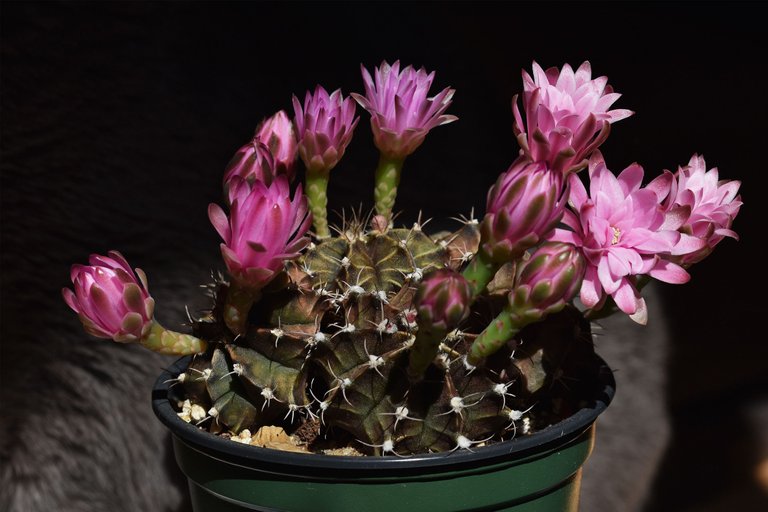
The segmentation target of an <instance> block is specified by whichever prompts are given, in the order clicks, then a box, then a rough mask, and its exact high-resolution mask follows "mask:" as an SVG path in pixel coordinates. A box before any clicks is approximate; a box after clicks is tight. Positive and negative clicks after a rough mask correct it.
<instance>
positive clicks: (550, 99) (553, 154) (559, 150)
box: [512, 61, 633, 172]
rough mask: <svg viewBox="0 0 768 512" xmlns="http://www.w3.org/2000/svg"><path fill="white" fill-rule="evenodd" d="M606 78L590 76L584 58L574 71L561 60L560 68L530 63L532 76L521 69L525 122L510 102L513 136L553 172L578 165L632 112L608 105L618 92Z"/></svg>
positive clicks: (589, 69)
mask: <svg viewBox="0 0 768 512" xmlns="http://www.w3.org/2000/svg"><path fill="white" fill-rule="evenodd" d="M607 83H608V78H607V77H604V76H602V77H599V78H595V79H593V78H592V69H591V67H590V64H589V62H588V61H586V62H584V63H583V64H582V65H581V66H579V68H578V69H577V70H576V71H575V72H574V71H573V69H572V68H571V66H569V65H568V64H565V65H564V66H563V69H562V71H560V70H558V69H557V68H554V67H553V68H549V69H548V70H546V71H544V70H543V69H542V68H541V66H539V65H538V64H537V63H536V62H534V63H533V76H531V75H529V74H528V73H527V72H525V71H523V110H524V111H525V122H523V117H522V115H521V113H520V109H519V107H518V105H517V96H515V97H514V98H513V100H512V108H513V111H514V115H515V134H516V135H517V138H518V142H519V143H520V146H521V148H522V150H523V152H524V153H526V154H527V155H529V156H530V157H531V158H532V159H533V160H541V161H544V162H547V164H548V165H549V167H550V169H552V170H554V171H564V172H568V171H570V170H575V169H578V168H579V167H580V166H581V165H583V162H584V160H585V159H586V158H588V157H589V155H590V153H592V152H593V151H594V150H595V149H596V148H597V147H598V146H600V144H602V143H603V141H604V140H605V139H606V137H608V132H609V131H610V124H611V123H615V122H616V121H620V120H622V119H624V118H626V117H629V116H631V115H632V114H633V112H632V111H630V110H625V109H614V110H608V109H609V107H610V106H611V105H612V104H613V103H614V102H615V101H616V100H618V99H619V97H620V96H621V95H620V94H618V93H615V92H613V89H612V88H611V86H609V85H607Z"/></svg>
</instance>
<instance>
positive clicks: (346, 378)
mask: <svg viewBox="0 0 768 512" xmlns="http://www.w3.org/2000/svg"><path fill="white" fill-rule="evenodd" d="M363 76H364V80H365V83H366V95H365V96H362V95H360V94H353V95H352V97H353V98H354V99H355V100H357V101H358V102H359V103H360V104H361V105H362V106H363V107H364V108H365V109H366V110H367V111H368V112H369V113H370V114H371V116H372V120H371V126H372V129H373V133H374V139H375V143H376V146H377V147H378V149H379V151H380V159H379V168H378V171H377V172H376V184H375V187H374V197H375V203H376V204H375V213H376V215H373V216H372V217H364V216H363V215H362V212H358V213H357V214H355V215H352V217H351V218H349V219H346V218H343V221H342V223H341V225H340V226H336V227H334V228H333V231H334V232H335V233H336V234H335V235H333V234H332V230H331V229H330V228H331V226H330V225H329V223H328V217H327V202H328V197H327V193H326V192H327V185H328V180H329V179H330V175H331V174H330V171H331V169H333V168H335V167H336V166H337V164H338V163H339V161H340V159H341V158H342V156H343V155H344V152H345V149H346V147H347V145H348V144H349V143H350V140H351V138H352V135H353V132H354V129H355V126H356V125H357V122H358V120H359V118H356V117H355V106H354V104H353V102H352V100H351V99H350V98H346V99H344V98H343V97H342V95H341V92H340V90H337V91H335V92H333V93H332V94H330V95H329V94H328V93H327V92H326V91H325V89H323V88H322V87H320V86H318V87H317V88H316V89H315V93H314V94H311V93H307V95H306V99H305V101H304V104H303V106H302V104H300V103H299V101H298V99H297V98H296V97H294V101H293V103H294V110H295V114H296V115H295V118H294V124H295V130H294V129H292V127H291V126H289V125H288V121H287V117H286V115H285V114H284V113H278V114H276V115H275V116H273V117H272V118H270V120H269V121H267V122H265V124H264V125H263V126H262V128H260V129H259V130H258V133H257V135H256V137H255V138H254V139H253V141H251V142H250V143H249V144H247V145H246V146H243V148H241V149H240V151H239V152H238V153H237V155H236V157H235V158H234V159H233V160H232V162H231V163H230V165H229V166H228V169H227V171H226V177H225V183H224V185H225V186H224V188H225V192H226V193H225V195H226V203H227V205H228V206H229V214H227V213H225V211H224V209H222V208H221V207H219V206H217V205H211V206H210V207H209V209H208V213H209V218H210V220H211V223H212V224H213V226H214V228H215V229H216V231H217V232H218V233H219V235H220V236H221V238H222V239H223V243H222V244H221V252H222V257H223V260H224V263H225V264H226V266H227V270H228V272H229V277H228V278H224V277H221V276H220V277H218V278H217V279H215V282H214V283H212V284H211V285H210V287H209V290H210V292H211V296H212V297H213V303H212V306H211V308H210V309H209V310H207V311H205V312H203V313H202V315H201V316H200V318H198V319H196V320H194V321H193V325H192V331H193V332H192V333H191V334H182V333H177V332H173V331H168V330H166V329H164V328H162V327H161V326H160V325H159V324H158V323H157V322H156V321H155V319H154V316H153V315H154V306H155V303H154V299H152V297H150V295H149V290H148V285H147V279H146V276H145V275H144V273H143V272H141V271H139V270H136V272H135V273H134V271H132V270H131V268H130V266H129V265H128V263H127V261H126V260H125V259H124V258H123V257H122V255H120V254H119V253H117V252H111V253H110V254H109V256H98V255H93V256H92V257H91V260H90V263H91V265H90V266H82V265H75V266H73V268H72V280H73V284H74V285H75V291H72V290H64V300H65V301H66V302H67V304H68V305H69V306H70V307H71V308H72V309H73V310H74V311H75V312H76V313H77V314H78V315H79V316H80V319H81V321H82V322H83V324H84V326H85V328H86V330H87V331H88V332H90V333H92V334H94V335H96V336H100V337H105V338H112V339H113V340H115V341H118V342H123V343H127V342H138V343H140V344H142V345H143V346H145V347H147V348H150V349H152V350H156V351H159V352H161V353H165V354H174V353H175V354H190V353H193V354H195V355H194V356H193V357H192V359H191V362H190V364H189V367H188V369H186V370H185V371H184V372H183V373H181V374H180V375H178V376H177V377H176V384H178V386H173V388H172V389H173V390H174V394H175V396H176V398H178V403H179V408H180V412H179V416H180V417H181V418H183V419H184V420H185V421H190V422H195V423H196V424H197V425H199V426H200V427H201V428H205V429H208V430H209V431H211V432H213V433H221V434H225V435H230V436H234V437H233V439H235V440H240V441H241V442H242V440H243V439H250V437H251V436H250V432H256V431H258V429H259V428H261V427H269V428H270V429H274V428H277V427H282V428H283V429H284V430H285V431H286V432H287V433H288V434H292V435H294V436H296V437H298V438H300V439H301V440H302V442H303V443H304V444H305V445H306V446H307V448H308V449H310V450H320V449H323V448H324V447H326V446H333V447H347V448H348V447H353V448H356V449H358V450H359V451H362V452H365V453H369V454H378V455H397V456H406V455H410V454H418V453H425V452H445V451H452V450H455V449H472V447H473V446H477V445H479V444H482V443H487V442H493V441H499V440H503V439H508V438H510V437H513V436H515V435H517V434H519V433H528V432H531V431H534V430H536V429H538V428H541V427H543V426H546V425H549V424H551V423H554V422H557V421H558V420H560V419H562V418H565V417H567V416H568V415H570V414H572V413H573V412H574V409H575V408H577V407H580V406H581V405H583V404H582V403H581V397H583V396H585V393H584V390H585V388H586V387H589V386H592V385H593V383H594V382H595V378H596V372H597V365H596V358H595V357H594V351H593V346H592V338H591V334H590V324H589V321H588V320H587V318H598V317H599V316H600V313H601V311H605V312H614V311H616V310H617V309H620V310H621V311H623V312H625V313H627V314H628V315H630V318H632V319H633V320H635V321H638V322H644V321H645V316H646V309H645V302H644V300H643V299H642V297H641V295H640V289H641V288H642V284H643V283H645V282H647V280H648V279H650V277H653V278H656V279H659V280H662V281H666V282H670V283H682V282H684V281H686V280H687V279H688V278H689V275H688V274H687V272H686V270H685V268H687V267H688V266H689V265H690V264H692V263H694V262H697V261H698V260H699V259H700V258H701V257H703V256H704V255H706V254H708V253H709V252H710V251H711V249H712V247H714V245H716V244H717V243H718V242H719V241H720V240H721V239H722V238H723V236H735V232H733V231H732V230H731V229H730V228H731V224H732V221H733V217H735V215H736V214H737V213H738V209H739V207H740V205H741V201H740V198H739V197H737V196H736V193H737V190H738V182H723V183H722V184H721V185H718V187H720V188H717V187H715V186H714V185H713V186H712V187H709V189H707V190H706V191H705V192H706V193H705V194H704V195H702V194H700V193H698V192H696V191H697V190H698V189H700V188H701V185H700V184H697V183H699V182H700V180H698V181H697V180H693V179H690V180H689V179H688V178H689V177H690V176H692V175H694V174H696V175H701V174H703V173H704V163H703V160H701V161H699V159H696V160H695V161H694V160H692V164H691V165H692V166H693V167H691V168H690V169H687V170H681V171H680V172H679V178H678V179H677V181H675V182H674V184H673V179H672V175H671V173H666V174H665V175H663V176H662V177H661V178H659V179H657V180H654V181H652V182H651V183H650V184H649V185H648V186H647V187H646V188H641V186H640V184H641V182H642V174H643V171H642V168H640V167H639V166H638V165H636V164H633V165H632V166H630V167H628V168H627V169H625V170H624V171H623V172H622V173H621V174H620V175H619V176H618V178H617V177H615V176H613V174H612V173H611V172H610V171H609V170H608V168H607V167H606V166H605V163H604V161H603V159H602V156H601V155H600V154H599V152H598V151H596V148H597V146H598V145H599V144H601V143H602V142H603V141H604V139H605V137H606V136H607V133H608V128H609V125H610V124H612V123H613V122H616V121H619V120H621V119H623V118H624V117H627V116H628V115H630V114H631V112H629V111H625V110H610V111H608V110H607V108H608V107H609V106H610V104H611V103H613V101H615V99H616V97H617V95H615V94H612V93H610V89H609V88H607V87H606V79H605V78H604V77H603V78H598V79H595V80H592V79H591V70H590V67H589V64H588V63H585V64H583V65H582V66H581V67H579V68H578V70H577V72H576V73H575V74H574V72H573V70H572V68H570V67H569V66H565V67H564V68H563V69H562V71H558V70H557V69H553V70H548V71H547V72H546V73H545V72H544V71H543V70H541V68H539V67H538V65H535V66H534V77H533V78H531V77H530V76H529V75H527V74H525V75H524V79H525V84H524V85H525V94H524V98H523V100H524V101H523V103H524V108H525V115H526V120H527V124H526V125H525V126H524V125H523V122H522V117H521V115H520V112H519V111H518V108H517V106H515V114H516V116H515V117H516V132H517V133H518V140H519V141H520V143H521V148H522V150H521V156H520V157H519V158H518V159H517V160H516V161H515V162H514V163H513V164H512V165H511V166H510V168H509V170H508V171H507V172H506V173H503V174H502V175H501V176H500V177H499V179H498V180H497V182H496V184H495V185H494V186H493V187H492V188H491V190H490V191H489V194H488V200H487V205H486V215H485V216H484V218H483V219H482V221H478V220H476V219H474V218H473V216H472V215H470V217H469V218H465V219H463V221H462V223H461V225H460V226H459V228H458V229H457V230H456V231H455V232H453V233H443V234H435V235H430V234H428V233H426V232H425V231H424V229H423V227H424V225H423V224H421V223H420V222H417V223H416V224H414V225H413V226H412V227H411V228H403V227H395V226H394V218H395V216H393V215H392V208H393V205H394V202H395V199H396V197H397V187H398V184H399V177H400V175H401V172H402V171H403V165H404V162H405V159H406V157H407V156H409V155H410V154H411V153H412V152H413V151H415V150H416V149H417V148H418V147H419V146H420V145H421V144H422V142H423V141H424V139H425V137H426V135H427V134H428V132H429V131H430V130H431V129H432V128H435V127H436V126H439V125H441V124H446V123H449V122H452V121H454V120H455V119H456V118H455V117H454V116H451V115H447V114H444V112H445V110H446V109H447V107H448V106H449V105H450V103H451V98H452V97H453V93H454V91H453V89H450V88H446V89H444V90H443V91H442V92H441V93H439V94H438V95H436V96H434V97H432V98H428V97H427V94H428V90H429V87H430V86H431V83H432V80H433V78H434V74H428V73H427V72H426V71H424V70H423V69H422V70H420V71H418V72H416V71H414V70H413V69H412V68H411V67H406V68H405V69H404V70H403V71H402V72H400V70H399V64H398V63H396V64H395V65H394V66H389V65H388V64H386V63H383V64H382V66H381V67H380V68H378V69H377V70H376V73H375V77H376V78H375V81H374V79H373V78H372V77H371V75H370V73H368V72H367V71H366V70H365V69H363ZM604 93H606V94H604ZM571 107H572V108H571ZM294 133H295V135H296V139H295V140H294ZM265 141H266V142H267V143H265ZM297 155H298V157H300V158H301V159H302V160H303V162H304V164H305V168H306V175H305V185H306V186H305V187H304V188H302V186H301V185H298V186H295V187H293V192H292V188H291V184H290V181H291V179H292V178H293V177H294V163H295V160H296V158H297ZM587 163H588V164H589V171H588V173H589V176H590V180H591V186H590V189H589V194H587V189H586V188H585V187H584V185H583V184H582V183H581V182H580V180H579V178H578V177H576V176H575V175H574V174H573V173H574V172H576V171H577V170H579V169H581V168H583V167H584V166H585V165H587ZM337 172H339V171H334V174H336V173H337ZM342 172H343V171H342ZM680 173H682V174H680ZM712 175H713V176H716V173H715V174H712ZM713 183H714V182H713ZM673 185H674V186H673ZM710 189H711V190H710ZM304 191H306V195H305V192H304ZM691 198H698V199H696V200H695V201H694V200H693V199H691ZM713 212H714V213H713ZM372 214H373V212H372ZM686 216H687V217H686ZM691 223H696V224H695V225H704V224H706V226H708V227H707V229H704V228H702V229H701V230H696V229H694V228H691V227H690V225H689V224H691ZM310 225H313V226H314V230H315V231H314V233H309V232H308V230H309V227H310ZM691 225H692V224H691ZM681 265H682V266H681ZM684 267H685V268H684ZM576 294H580V296H581V302H582V304H583V305H585V306H587V307H588V308H589V309H587V310H585V311H581V310H579V309H578V308H577V307H575V306H574V305H573V303H572V299H573V298H574V296H575V295H576ZM606 306H607V307H606ZM614 306H615V307H614ZM601 308H603V309H601ZM246 431H247V432H246ZM269 431H271V430H269Z"/></svg>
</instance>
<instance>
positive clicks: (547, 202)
mask: <svg viewBox="0 0 768 512" xmlns="http://www.w3.org/2000/svg"><path fill="white" fill-rule="evenodd" d="M564 181H565V180H564V179H563V177H562V175H561V174H560V173H555V172H552V171H550V170H549V169H548V168H547V166H546V165H545V164H544V163H543V162H531V161H530V160H528V159H527V158H525V157H521V158H519V159H518V160H517V161H515V162H514V163H513V164H512V166H511V167H510V168H509V170H508V171H507V172H505V173H504V174H502V175H501V176H499V179H498V180H497V181H496V184H495V185H494V186H493V187H491V189H490V190H489V191H488V201H487V207H486V215H485V217H484V218H483V222H482V225H481V227H480V232H481V235H482V239H481V250H482V251H483V252H484V253H485V254H486V255H488V257H489V258H490V260H491V261H494V262H496V263H505V262H508V261H512V260H514V259H516V258H518V257H519V256H520V255H521V254H522V253H523V252H524V251H525V250H526V249H528V248H529V247H533V246H534V245H536V244H538V243H539V242H540V241H541V240H543V239H545V238H547V236H548V235H549V234H550V233H551V232H552V230H553V229H554V228H555V226H556V225H557V223H558V222H559V221H560V218H561V217H562V215H563V211H564V209H565V198H567V197H568V195H567V194H568V191H567V188H568V187H567V185H566V184H565V183H564Z"/></svg>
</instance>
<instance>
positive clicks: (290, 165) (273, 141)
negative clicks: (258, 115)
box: [255, 110, 299, 181]
mask: <svg viewBox="0 0 768 512" xmlns="http://www.w3.org/2000/svg"><path fill="white" fill-rule="evenodd" d="M255 139H258V141H259V142H261V143H262V144H264V145H265V146H266V147H267V148H269V152H270V153H271V154H272V157H273V159H274V173H275V174H285V175H287V176H288V180H289V181H293V178H294V176H295V175H296V169H295V167H296V165H295V164H296V156H297V154H298V149H299V148H298V142H297V141H296V133H295V132H294V129H293V123H292V122H291V120H290V119H289V118H288V114H286V113H285V111H284V110H281V111H279V112H277V113H276V114H274V115H273V116H272V117H270V118H268V119H265V120H264V121H262V123H261V124H260V125H259V127H258V128H256V136H255Z"/></svg>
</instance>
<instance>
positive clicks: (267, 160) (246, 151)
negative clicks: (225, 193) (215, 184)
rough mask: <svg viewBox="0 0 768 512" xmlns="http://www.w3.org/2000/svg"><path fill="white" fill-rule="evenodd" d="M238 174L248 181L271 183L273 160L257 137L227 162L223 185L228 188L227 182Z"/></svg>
mask: <svg viewBox="0 0 768 512" xmlns="http://www.w3.org/2000/svg"><path fill="white" fill-rule="evenodd" d="M235 176H238V177H240V178H242V179H244V180H246V181H247V182H248V183H253V182H254V181H261V182H264V183H265V184H266V185H269V184H270V183H272V179H273V178H274V176H275V162H274V159H273V157H272V154H271V153H270V151H269V148H268V147H267V146H265V145H264V144H263V143H262V142H261V141H260V140H259V139H258V137H256V138H254V139H253V140H252V141H251V142H249V143H248V144H246V145H244V146H243V147H241V148H240V149H238V150H237V153H235V156H233V157H232V160H230V161H229V163H228V164H227V168H226V170H225V171H224V185H225V188H227V189H228V188H229V186H228V185H227V184H228V182H229V181H230V180H231V179H232V178H234V177H235Z"/></svg>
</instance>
